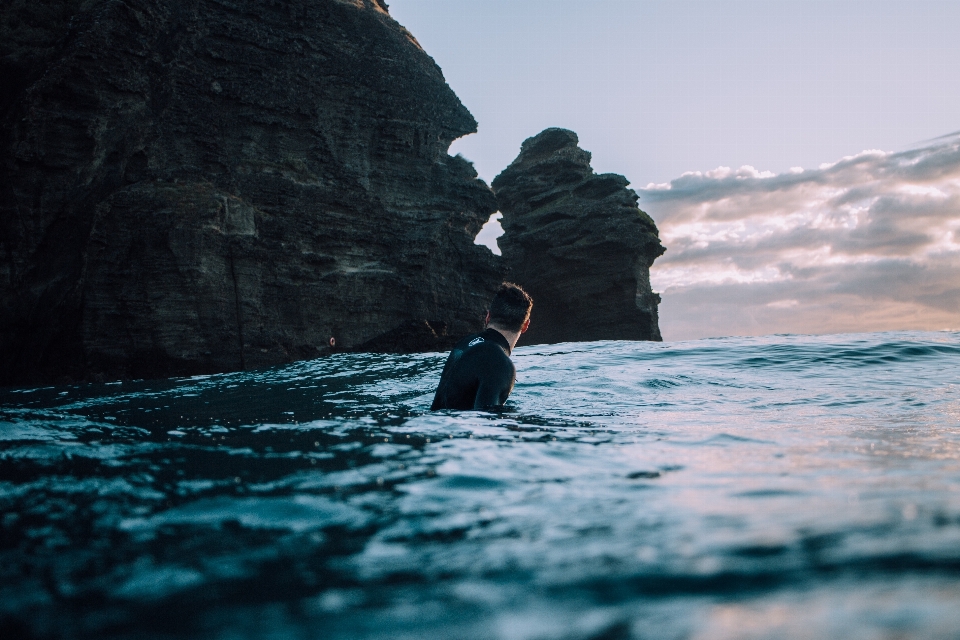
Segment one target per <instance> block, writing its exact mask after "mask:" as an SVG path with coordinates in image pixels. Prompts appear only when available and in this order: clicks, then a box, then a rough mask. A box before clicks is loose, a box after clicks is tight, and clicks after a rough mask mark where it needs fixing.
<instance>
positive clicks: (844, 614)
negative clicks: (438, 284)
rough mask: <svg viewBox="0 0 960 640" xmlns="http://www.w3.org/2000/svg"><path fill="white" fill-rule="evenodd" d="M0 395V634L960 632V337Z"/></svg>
mask: <svg viewBox="0 0 960 640" xmlns="http://www.w3.org/2000/svg"><path fill="white" fill-rule="evenodd" d="M444 358H445V354H421V355H412V356H383V355H338V356H333V357H330V358H327V359H321V360H315V361H312V362H306V363H300V364H296V365H292V366H288V367H283V368H276V369H271V370H265V371H257V372H247V373H242V374H231V375H221V376H210V377H201V378H191V379H178V380H168V381H159V382H158V381H152V382H133V383H123V384H98V385H82V386H69V387H48V388H41V389H6V390H0V636H3V637H10V638H13V637H43V638H45V637H57V638H59V637H63V638H93V637H96V638H138V639H139V638H174V637H177V638H179V637H188V638H231V639H232V638H333V639H339V638H468V639H469V638H477V639H481V638H482V639H488V638H492V639H505V640H514V639H516V640H521V639H522V640H527V639H530V640H533V639H540V638H542V639H554V638H556V639H571V640H573V639H594V640H601V639H606V640H621V639H626V638H710V639H715V638H870V639H872V638H960V334H957V333H882V334H862V335H843V336H820V337H803V336H774V337H767V338H731V339H717V340H700V341H694V342H682V343H662V344H657V343H628V342H596V343H583V344H561V345H551V346H544V347H525V348H519V349H517V351H516V352H515V356H514V360H515V362H516V364H517V369H518V384H517V387H516V388H515V390H514V392H513V395H512V397H511V400H510V402H509V406H510V411H509V412H507V413H504V414H502V415H490V414H481V413H460V414H457V413H454V412H449V413H437V414H431V413H430V412H428V411H427V408H428V406H429V403H430V400H431V399H432V392H433V388H434V386H435V385H436V381H437V379H438V377H439V372H440V369H441V367H442V364H443V360H444Z"/></svg>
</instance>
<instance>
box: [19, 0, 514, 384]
mask: <svg viewBox="0 0 960 640" xmlns="http://www.w3.org/2000/svg"><path fill="white" fill-rule="evenodd" d="M0 36H2V37H0V78H2V86H0V89H2V90H3V91H2V92H0V93H2V96H0V132H2V133H0V384H12V383H28V382H45V381H60V380H67V379H90V378H118V377H119V378H123V377H155V376H170V375H187V374H197V373H211V372H219V371H231V370H237V369H244V368H253V367H259V366H265V365H271V364H278V363H284V362H289V361H291V360H296V359H301V358H310V357H315V356H317V355H321V354H324V353H328V352H329V351H330V338H331V337H333V338H335V341H336V344H337V345H338V347H344V348H348V349H349V348H355V347H357V346H359V345H363V344H367V343H369V344H372V345H374V346H377V347H378V348H390V345H399V346H398V347H397V348H404V345H406V346H410V345H414V346H415V347H416V348H418V349H429V348H437V349H442V348H444V347H445V346H446V343H447V342H449V339H448V338H445V336H446V335H448V334H447V333H445V332H440V333H438V332H436V331H434V330H433V329H431V330H430V331H426V330H425V329H424V327H425V326H426V327H427V328H430V327H439V326H443V327H445V329H446V331H447V332H449V335H451V336H455V335H462V334H464V333H468V332H470V331H473V330H476V329H477V328H478V327H479V323H480V319H481V318H482V315H483V310H484V308H485V305H486V304H487V302H488V300H489V298H490V297H491V296H492V294H493V291H495V289H496V286H497V284H498V283H499V281H500V269H499V267H498V266H497V263H496V261H495V260H494V257H493V256H492V255H491V254H490V253H489V252H488V251H487V250H486V249H485V248H482V247H477V246H475V245H474V244H473V238H474V236H475V235H476V233H477V231H478V230H479V229H480V227H481V225H482V224H483V223H484V222H485V221H486V220H487V218H488V217H489V215H490V213H492V212H493V211H495V210H496V202H495V199H494V197H493V195H492V193H491V192H490V190H489V189H488V188H487V186H486V185H485V184H484V183H483V182H482V181H480V180H478V179H477V175H476V172H475V171H474V170H473V167H472V166H471V165H470V164H469V163H468V162H466V161H465V160H463V159H461V158H459V157H457V158H453V157H450V156H449V155H448V154H447V149H448V147H449V144H450V142H451V141H452V140H453V139H455V138H457V137H459V136H462V135H465V134H467V133H470V132H473V131H475V130H476V122H475V121H474V119H473V117H472V116H471V115H470V113H469V112H468V111H467V110H466V109H465V108H464V107H463V105H462V104H461V103H460V101H459V100H458V99H457V97H456V96H455V95H454V93H453V92H452V91H451V90H450V89H449V87H448V86H447V85H446V83H445V82H444V79H443V76H442V74H441V72H440V69H439V68H438V67H437V65H436V64H435V63H434V62H433V60H432V59H431V58H430V57H429V56H428V55H427V54H426V53H425V52H424V51H423V50H422V49H421V48H420V46H419V45H418V44H417V42H416V40H414V38H413V37H412V36H411V35H410V34H409V33H408V32H407V31H406V30H405V29H404V28H403V27H401V26H400V25H399V24H397V23H396V22H395V21H394V20H393V19H392V18H390V16H389V15H388V13H387V12H386V11H385V5H384V4H383V3H382V2H377V1H373V0H351V1H347V0H311V1H309V2H308V1H305V0H291V1H289V2H282V3H261V2H256V3H232V2H224V1H221V0H126V1H124V2H116V1H114V0H86V1H80V0H75V1H69V0H63V1H61V2H51V3H33V2H30V1H28V0H8V1H6V2H4V3H3V6H2V8H0ZM427 321H429V324H425V323H426V322H427ZM404 327H413V329H411V331H413V334H412V335H411V336H408V337H405V334H404V331H405V330H404ZM431 331H432V332H433V333H431ZM431 335H432V336H433V337H435V338H436V341H435V342H431ZM378 336H384V339H382V340H380V341H379V342H378V341H377V338H378Z"/></svg>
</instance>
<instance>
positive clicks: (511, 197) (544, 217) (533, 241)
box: [492, 128, 665, 345]
mask: <svg viewBox="0 0 960 640" xmlns="http://www.w3.org/2000/svg"><path fill="white" fill-rule="evenodd" d="M628 184H629V181H628V180H627V179H626V178H624V177H623V176H621V175H617V174H613V173H605V174H599V175H598V174H596V173H594V172H593V169H592V168H591V166H590V153H589V152H587V151H584V150H583V149H581V148H580V147H579V146H578V139H577V134H575V133H574V132H573V131H568V130H566V129H555V128H554V129H547V130H545V131H543V132H541V133H540V134H538V135H536V136H534V137H532V138H528V139H527V140H526V141H524V143H523V145H522V146H521V149H520V155H519V156H517V159H516V160H514V161H513V163H512V164H511V165H510V166H509V167H507V168H506V169H504V170H503V172H502V173H501V174H500V175H498V176H497V177H496V178H495V179H494V180H493V183H492V187H493V190H494V192H495V193H496V195H497V201H498V202H499V205H500V211H501V213H502V214H503V219H502V220H501V225H502V226H503V230H504V235H502V236H501V237H500V238H499V240H498V244H499V246H500V249H501V251H502V252H503V260H504V262H505V263H506V265H507V267H508V268H509V270H510V275H509V277H510V278H511V279H512V280H513V281H514V282H517V283H518V284H520V285H521V286H523V288H524V289H526V290H527V291H528V292H529V293H530V295H531V296H533V300H534V310H533V316H532V319H531V323H530V330H529V331H527V333H525V334H524V335H523V336H521V338H520V343H519V344H521V345H523V344H539V343H554V342H571V341H589V340H661V337H660V327H659V325H658V317H657V305H658V304H659V302H660V296H658V295H657V294H656V293H654V292H653V290H652V289H651V288H650V266H651V265H652V264H653V261H654V260H655V259H656V258H657V257H659V256H660V255H662V254H663V252H664V251H665V249H664V248H663V246H661V244H660V238H659V236H658V232H657V227H656V225H655V224H654V222H653V220H652V219H651V218H650V216H648V215H647V214H646V213H644V212H643V211H641V210H640V209H639V208H638V207H637V194H636V193H635V192H634V191H633V190H632V189H628V188H627V185H628Z"/></svg>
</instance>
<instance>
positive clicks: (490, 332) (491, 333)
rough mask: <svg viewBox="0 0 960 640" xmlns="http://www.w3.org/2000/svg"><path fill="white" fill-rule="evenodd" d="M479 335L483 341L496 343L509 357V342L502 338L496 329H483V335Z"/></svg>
mask: <svg viewBox="0 0 960 640" xmlns="http://www.w3.org/2000/svg"><path fill="white" fill-rule="evenodd" d="M480 335H481V336H483V339H484V340H492V341H493V342H496V343H497V344H498V345H500V346H501V347H503V350H504V351H506V352H507V355H510V342H509V341H508V340H507V339H506V338H505V337H504V336H503V334H502V333H500V332H499V331H497V330H496V329H493V328H490V327H488V328H487V329H484V331H483V333H481V334H480Z"/></svg>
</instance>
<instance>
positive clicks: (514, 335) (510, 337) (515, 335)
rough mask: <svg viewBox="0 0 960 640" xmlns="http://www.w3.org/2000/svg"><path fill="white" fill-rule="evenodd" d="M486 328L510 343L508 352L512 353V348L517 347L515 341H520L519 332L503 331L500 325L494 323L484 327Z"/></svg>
mask: <svg viewBox="0 0 960 640" xmlns="http://www.w3.org/2000/svg"><path fill="white" fill-rule="evenodd" d="M486 328H487V329H493V330H494V331H496V332H497V333H499V334H500V335H502V336H503V337H504V338H506V339H507V342H509V343H510V351H513V348H514V347H515V346H517V340H519V339H520V332H519V331H510V330H509V329H504V328H503V327H501V326H500V325H498V324H494V323H492V322H491V323H489V324H488V325H487V326H486Z"/></svg>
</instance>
